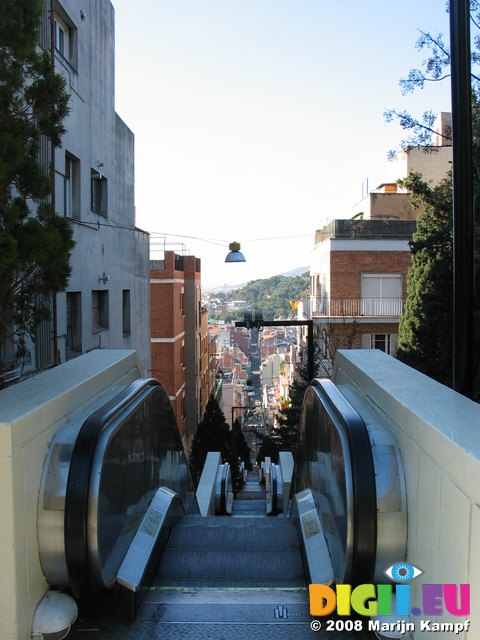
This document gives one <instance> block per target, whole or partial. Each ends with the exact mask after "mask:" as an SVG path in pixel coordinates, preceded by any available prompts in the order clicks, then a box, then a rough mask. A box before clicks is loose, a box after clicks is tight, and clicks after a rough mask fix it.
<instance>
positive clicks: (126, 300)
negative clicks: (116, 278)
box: [123, 289, 130, 336]
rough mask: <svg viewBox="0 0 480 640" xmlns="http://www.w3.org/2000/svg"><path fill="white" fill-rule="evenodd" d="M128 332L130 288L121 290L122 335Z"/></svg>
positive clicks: (126, 334)
mask: <svg viewBox="0 0 480 640" xmlns="http://www.w3.org/2000/svg"><path fill="white" fill-rule="evenodd" d="M129 334H130V289H124V290H123V335H124V336H128V335H129Z"/></svg>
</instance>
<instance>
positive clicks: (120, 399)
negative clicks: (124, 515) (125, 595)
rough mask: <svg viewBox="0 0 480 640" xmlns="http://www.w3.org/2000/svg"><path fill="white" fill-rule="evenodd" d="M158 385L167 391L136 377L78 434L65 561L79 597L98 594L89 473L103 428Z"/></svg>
mask: <svg viewBox="0 0 480 640" xmlns="http://www.w3.org/2000/svg"><path fill="white" fill-rule="evenodd" d="M156 387H159V388H160V389H162V390H163V391H164V393H166V392H165V390H164V389H163V387H162V386H161V385H160V383H159V382H158V381H157V380H155V379H153V378H147V379H140V380H135V381H134V382H133V383H132V384H130V385H129V386H128V387H126V388H125V389H124V390H123V391H121V392H120V393H119V394H118V395H117V396H115V397H114V398H112V400H110V401H109V402H107V403H106V404H105V405H103V407H101V408H100V409H98V410H97V411H95V412H94V413H93V414H92V415H91V416H89V417H88V418H87V419H86V420H85V422H84V423H83V425H82V427H81V429H80V431H79V434H78V436H77V439H76V442H75V446H74V449H73V453H72V458H71V462H70V469H69V474H68V480H67V487H66V494H65V560H66V564H67V571H68V576H69V582H70V586H71V588H72V590H73V592H74V594H75V595H76V596H77V597H78V598H81V597H87V598H91V597H95V596H97V595H99V590H98V587H97V585H95V583H94V582H93V580H92V578H91V572H90V571H89V558H88V540H87V536H88V534H87V527H88V504H89V486H90V475H91V470H92V466H93V461H94V457H95V451H96V446H97V442H98V440H99V438H100V435H101V433H102V432H103V430H104V429H105V428H106V427H107V426H108V425H109V424H110V423H111V422H112V421H113V420H114V419H115V418H116V417H117V416H118V415H119V414H120V413H121V412H122V411H124V410H125V409H126V408H127V407H128V406H129V405H130V404H132V402H133V401H135V400H136V399H137V398H138V397H139V396H141V395H142V394H145V395H146V394H147V393H149V392H150V391H151V390H152V389H154V388H156Z"/></svg>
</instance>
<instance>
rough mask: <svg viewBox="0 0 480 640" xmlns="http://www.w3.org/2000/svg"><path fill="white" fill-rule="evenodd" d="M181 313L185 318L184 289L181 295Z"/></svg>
mask: <svg viewBox="0 0 480 640" xmlns="http://www.w3.org/2000/svg"><path fill="white" fill-rule="evenodd" d="M180 311H181V313H182V316H184V315H185V291H184V288H183V287H182V292H181V293H180Z"/></svg>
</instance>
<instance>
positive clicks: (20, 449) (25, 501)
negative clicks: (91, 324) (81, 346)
mask: <svg viewBox="0 0 480 640" xmlns="http://www.w3.org/2000/svg"><path fill="white" fill-rule="evenodd" d="M139 377H140V367H139V364H138V359H137V355H136V352H134V351H108V350H96V351H92V352H91V353H89V354H87V355H84V356H80V357H78V358H76V359H75V360H72V361H71V362H68V363H66V364H63V365H60V366H58V367H56V368H54V369H50V370H48V371H45V372H44V373H41V374H39V375H37V376H35V377H32V378H29V379H28V380H24V381H23V382H20V383H19V384H17V385H14V386H13V387H10V388H8V389H4V390H2V391H0V503H1V505H2V517H1V518H0V547H1V549H2V580H1V581H0V638H2V639H3V638H5V639H6V638H8V640H27V639H29V638H30V635H31V631H32V621H33V615H34V612H35V609H36V607H37V605H38V603H39V602H40V600H41V599H42V597H43V596H44V595H45V593H46V592H47V590H48V585H47V583H46V582H45V579H44V577H43V573H42V569H41V566H40V560H39V554H38V543H37V502H38V494H39V487H40V479H41V474H42V469H43V463H44V461H45V456H46V454H47V450H48V446H49V443H50V442H51V440H52V438H53V436H54V434H55V433H56V431H57V430H58V429H59V428H60V427H61V426H62V425H63V424H65V423H66V422H67V421H70V420H72V419H73V418H74V417H75V416H78V415H79V414H81V413H82V412H83V411H86V410H88V406H89V405H92V403H94V402H96V401H99V399H101V398H102V397H106V396H107V395H108V394H111V393H112V390H114V391H115V393H118V392H119V391H120V390H121V388H123V387H124V386H125V385H127V384H129V383H130V382H133V381H134V380H136V379H137V378H139ZM102 404H103V402H102Z"/></svg>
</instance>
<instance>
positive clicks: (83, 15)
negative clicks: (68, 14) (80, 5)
mask: <svg viewBox="0 0 480 640" xmlns="http://www.w3.org/2000/svg"><path fill="white" fill-rule="evenodd" d="M86 17H87V14H86V13H85V11H82V10H81V9H80V18H81V19H82V20H85V18H86Z"/></svg>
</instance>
